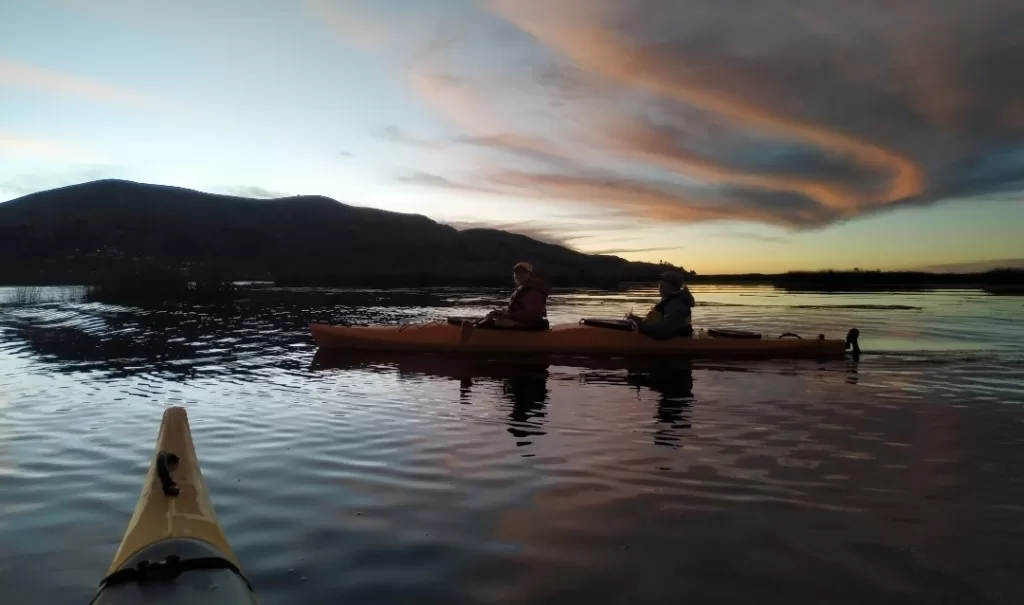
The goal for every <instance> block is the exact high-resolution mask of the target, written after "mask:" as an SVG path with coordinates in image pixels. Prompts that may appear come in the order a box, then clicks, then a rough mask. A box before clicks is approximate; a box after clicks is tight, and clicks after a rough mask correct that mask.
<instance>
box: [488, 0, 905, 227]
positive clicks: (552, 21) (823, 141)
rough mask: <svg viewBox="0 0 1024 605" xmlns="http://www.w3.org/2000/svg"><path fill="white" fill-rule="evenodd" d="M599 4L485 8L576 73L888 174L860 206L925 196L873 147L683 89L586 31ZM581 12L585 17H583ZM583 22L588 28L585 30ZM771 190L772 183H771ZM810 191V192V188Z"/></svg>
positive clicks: (524, 3)
mask: <svg viewBox="0 0 1024 605" xmlns="http://www.w3.org/2000/svg"><path fill="white" fill-rule="evenodd" d="M599 5H600V3H597V4H595V3H590V2H588V3H580V2H578V1H563V2H558V1H557V0H544V1H543V2H541V1H540V0H491V3H490V6H491V7H492V9H493V10H495V11H496V12H497V13H498V14H500V15H502V16H503V17H505V18H506V19H507V20H508V21H509V22H510V23H513V24H514V25H516V26H518V27H520V28H521V29H522V30H524V31H526V32H528V33H529V34H530V35H532V36H534V37H535V38H536V39H537V40H539V41H541V42H542V43H544V44H546V45H547V46H549V47H550V48H552V49H554V50H556V51H558V52H560V53H562V54H564V55H565V56H567V57H569V58H571V59H572V60H573V61H575V62H576V64H577V65H578V66H580V67H583V68H585V69H588V70H590V71H594V72H597V73H600V74H603V75H605V76H607V77H610V78H613V79H615V80H617V81H619V82H621V83H624V84H628V85H631V86H634V87H637V88H639V89H642V90H646V91H649V92H652V93H656V94H659V95H662V96H665V97H668V98H672V99H674V100H676V101H680V102H683V103H686V104H688V105H691V106H695V107H700V108H702V109H705V110H707V111H711V112H714V113H717V114H719V115H722V116H724V117H727V118H729V119H731V120H739V121H743V122H745V123H747V124H749V125H751V126H754V127H757V128H760V129H761V130H762V131H764V132H769V133H773V134H776V135H779V136H784V137H791V138H793V139H796V140H802V141H809V142H812V143H814V144H817V145H819V146H821V147H822V148H823V150H824V151H825V152H827V153H839V154H843V155H848V156H850V157H852V158H855V159H856V160H857V161H859V162H863V163H865V164H867V165H869V166H872V167H875V168H877V169H879V170H883V171H887V172H890V173H891V174H892V180H891V185H890V186H889V187H888V189H887V190H886V191H885V192H883V193H882V194H881V195H879V196H878V197H876V198H875V199H870V200H865V201H866V202H867V204H869V205H873V204H884V203H888V202H893V201H898V200H902V199H904V198H908V197H911V196H914V195H917V194H919V193H921V192H922V191H923V190H924V188H925V178H924V173H923V170H922V169H921V167H920V166H918V165H917V164H916V163H915V162H914V161H912V160H911V159H909V158H907V157H904V156H903V155H901V154H898V153H896V152H893V151H891V150H888V149H885V148H883V147H880V146H878V145H874V144H871V143H868V142H864V141H860V140H857V139H856V138H853V137H850V136H847V135H844V134H841V133H838V132H833V131H830V130H827V129H825V128H823V127H822V126H820V125H814V124H806V123H802V122H800V121H797V120H793V119H790V118H787V117H785V116H781V115H778V114H775V113H772V112H769V111H766V110H764V109H762V108H760V107H757V106H754V105H750V104H748V103H745V102H743V101H740V100H738V99H735V98H732V97H730V96H728V95H725V94H723V93H720V92H717V91H714V90H709V89H704V88H700V87H698V86H695V85H691V84H689V83H688V82H687V81H686V68H685V65H681V64H680V63H679V62H676V63H673V64H672V65H671V73H669V65H667V64H665V63H664V62H663V61H661V60H660V59H659V57H658V56H657V55H655V54H653V53H651V52H649V51H644V50H640V49H638V48H633V47H629V46H627V45H625V44H624V43H622V41H620V39H618V38H617V37H616V36H614V35H613V33H612V32H610V31H608V30H607V29H604V28H603V27H601V26H600V25H599V24H596V23H593V21H594V14H595V13H599V12H600V11H599V10H597V9H598V8H599ZM584 9H586V10H584ZM588 21H590V23H588ZM776 184H778V183H776ZM811 186H812V187H814V185H813V184H812V185H811ZM814 189H815V193H816V194H817V199H819V200H820V201H821V202H822V203H825V204H827V205H829V206H830V207H832V208H833V209H835V210H837V211H839V212H840V213H842V214H848V213H853V212H855V211H856V210H857V206H858V205H859V203H857V202H856V201H855V202H854V204H852V205H851V203H850V202H851V200H850V199H849V198H848V197H845V196H836V195H833V194H831V193H830V192H828V191H822V190H820V188H817V187H814Z"/></svg>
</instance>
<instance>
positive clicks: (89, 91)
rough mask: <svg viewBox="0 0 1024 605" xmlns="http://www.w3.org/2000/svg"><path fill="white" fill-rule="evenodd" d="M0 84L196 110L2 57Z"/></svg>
mask: <svg viewBox="0 0 1024 605" xmlns="http://www.w3.org/2000/svg"><path fill="white" fill-rule="evenodd" d="M0 84H4V85H8V86H19V87H26V88H34V89H37V90H45V91H47V92H52V93H57V94H63V95H70V96H74V97H79V98H83V99H89V100H92V101H98V102H101V103H117V104H123V105H130V106H134V107H141V108H146V109H151V110H156V111H160V112H164V113H169V114H177V115H196V112H195V111H193V110H191V109H189V108H186V107H183V106H181V105H178V104H177V103H174V102H171V101H168V100H165V99H161V98H159V97H154V96H150V95H146V94H142V93H138V92H135V91H132V90H127V89H124V88H118V87H115V86H109V85H107V84H103V83H101V82H96V81H93V80H89V79H85V78H80V77H78V76H74V75H71V74H66V73H63V72H60V71H55V70H51V69H46V68H42V67H37V66H34V65H27V64H24V63H18V62H15V61H9V60H6V59H4V58H2V57H0Z"/></svg>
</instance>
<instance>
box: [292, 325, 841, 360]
mask: <svg viewBox="0 0 1024 605" xmlns="http://www.w3.org/2000/svg"><path fill="white" fill-rule="evenodd" d="M310 332H311V333H312V335H313V339H314V341H315V342H316V344H317V346H319V347H320V348H322V349H340V350H349V351H393V352H435V353H522V354H531V353H532V354H547V355H582V356H587V355H594V356H631V355H636V356H676V357H843V355H844V354H845V352H846V349H847V342H848V341H847V340H838V339H826V338H823V337H819V338H807V339H799V338H778V339H752V338H742V339H741V338H716V337H713V336H709V335H708V334H706V333H696V334H694V335H693V336H680V337H676V338H670V339H667V340H656V339H654V338H650V337H648V336H645V335H643V334H639V333H637V332H629V331H623V330H613V329H606V328H601V327H595V326H588V325H577V324H562V325H555V326H552V327H551V329H549V330H542V331H515V330H488V329H482V328H475V329H472V330H467V331H464V330H463V329H462V327H461V326H458V325H452V324H449V323H447V322H428V323H422V324H407V325H404V326H358V327H349V326H333V325H328V324H322V323H313V324H310ZM851 332H853V331H851Z"/></svg>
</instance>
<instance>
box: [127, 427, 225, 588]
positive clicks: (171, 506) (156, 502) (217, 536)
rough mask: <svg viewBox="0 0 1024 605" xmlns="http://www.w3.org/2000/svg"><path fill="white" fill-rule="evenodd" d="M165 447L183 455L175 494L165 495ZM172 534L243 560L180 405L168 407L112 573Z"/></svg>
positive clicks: (175, 473)
mask: <svg viewBox="0 0 1024 605" xmlns="http://www.w3.org/2000/svg"><path fill="white" fill-rule="evenodd" d="M161 451H163V452H173V453H174V454H176V455H177V456H178V462H177V464H176V465H175V466H174V467H173V473H172V475H173V479H174V482H175V483H177V486H178V494H177V495H176V496H174V497H169V496H167V495H165V494H164V491H163V489H162V488H161V483H160V477H159V476H158V470H157V458H158V457H159V455H160V452H161ZM172 538H191V539H194V540H200V541H202V542H206V543H207V544H209V545H210V546H212V547H214V548H216V549H217V550H218V551H220V553H221V556H223V557H224V558H225V559H227V560H228V561H230V562H231V563H233V564H234V565H235V566H239V563H238V558H237V557H235V554H234V552H232V550H231V547H230V546H229V545H228V540H227V538H226V537H225V536H224V530H223V529H221V526H220V523H218V522H217V516H216V514H215V513H214V510H213V504H211V503H210V497H209V495H208V494H207V491H206V485H205V484H204V483H203V475H202V473H201V472H200V471H199V460H198V459H197V458H196V450H195V446H193V444H192V431H191V430H190V429H189V425H188V415H187V414H186V413H185V409H184V408H180V407H171V408H167V410H166V411H165V412H164V416H163V421H162V422H161V423H160V434H159V436H158V437H157V443H156V451H155V452H154V453H153V459H152V461H151V462H150V465H149V472H148V473H147V474H146V482H145V484H144V485H143V488H142V493H141V494H140V495H139V500H138V502H137V503H136V505H135V512H134V514H132V518H131V521H129V522H128V529H127V530H126V531H125V533H124V538H123V539H122V540H121V545H120V546H119V547H118V548H117V553H116V554H115V555H114V560H113V561H112V562H111V563H110V568H109V569H108V573H113V572H115V571H117V570H118V569H119V568H121V566H122V565H124V564H125V562H127V561H128V560H129V559H130V558H131V557H132V556H133V555H135V554H136V553H138V552H140V551H142V550H143V549H145V548H147V547H149V546H151V545H153V544H156V543H158V542H161V541H164V540H168V539H172Z"/></svg>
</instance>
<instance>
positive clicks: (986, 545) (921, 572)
mask: <svg viewBox="0 0 1024 605" xmlns="http://www.w3.org/2000/svg"><path fill="white" fill-rule="evenodd" d="M693 290H694V294H695V296H696V297H697V298H698V300H699V301H700V304H701V306H700V307H699V308H698V309H697V310H696V311H697V314H696V317H695V323H696V324H698V325H699V326H705V327H735V328H747V329H756V330H759V331H762V332H764V333H765V334H766V335H770V336H772V337H774V336H775V335H777V334H779V333H782V332H789V331H794V332H798V333H801V334H803V335H805V336H808V335H810V336H815V335H817V334H818V333H819V332H823V333H825V334H826V335H829V336H834V337H837V338H841V337H842V336H843V335H845V333H846V330H847V329H849V328H851V327H857V328H859V329H860V330H861V344H862V346H863V348H864V350H865V355H864V357H863V358H862V359H861V360H860V361H859V362H854V361H852V360H845V361H842V360H840V361H830V362H813V361H771V362H765V361H758V362H744V363H737V362H711V361H693V362H690V363H682V362H676V363H661V364H658V365H646V366H645V365H640V364H630V363H626V362H621V363H618V364H615V363H598V362H593V361H587V360H582V359H559V360H516V361H510V360H507V359H500V358H494V359H492V358H488V357H484V356H477V357H473V358H471V359H460V358H457V357H412V358H409V357H406V358H388V357H384V356H379V355H378V356H376V357H366V356H359V357H353V356H347V357H340V358H339V357H336V356H334V357H330V358H324V357H323V356H315V355H314V353H315V352H316V349H315V347H314V345H313V343H312V340H311V339H310V337H309V333H308V328H307V324H308V322H309V321H324V320H335V321H340V320H346V321H350V322H354V323H376V322H398V321H402V320H405V319H414V318H440V317H444V316H446V315H468V314H473V313H482V312H483V311H485V310H487V309H489V308H491V307H492V306H493V305H495V304H497V303H498V302H499V301H500V300H501V299H503V298H504V297H505V296H507V293H505V292H498V291H484V292H481V291H475V292H471V291H466V290H431V291H408V292H402V291H388V292H382V291H350V292H323V291H320V292H310V291H297V290H296V291H274V290H270V289H267V290H259V291H254V292H251V293H250V295H249V297H248V298H247V299H246V300H243V301H241V302H240V303H239V304H238V307H237V309H235V310H234V311H232V312H230V313H221V312H215V311H205V312H196V311H192V312H183V311H179V312H171V311H164V312H145V311H142V310H139V309H132V308H126V307H118V306H110V305H102V304H90V303H82V302H75V294H76V293H75V292H72V291H70V290H62V289H50V290H40V291H35V292H29V293H26V292H25V291H16V290H11V289H8V290H0V602H2V603H4V604H5V605H7V604H12V605H13V604H16V603H39V604H43V603H45V604H55V605H61V604H68V605H70V604H72V603H75V604H81V603H86V602H88V600H89V598H90V597H91V595H92V591H93V589H94V587H95V585H96V582H97V581H98V580H99V578H100V577H101V576H102V574H103V573H104V571H105V568H106V566H107V564H108V563H109V561H110V559H111V557H112V556H113V553H114V550H115V548H116V546H117V544H118V542H119V540H120V538H121V535H122V533H123V531H124V529H125V526H126V524H127V522H128V518H129V516H130V515H131V512H132V508H133V507H134V505H135V501H136V498H137V497H138V494H139V490H140V487H141V483H142V479H143V476H144V474H145V470H146V467H147V465H148V463H149V459H150V456H151V455H152V450H153V444H154V441H155V438H156V432H157V428H158V425H159V421H160V415H161V413H162V411H163V408H164V407H165V406H168V405H184V406H186V407H187V408H188V410H189V416H190V419H191V421H192V430H193V437H194V440H195V443H196V448H197V450H198V453H199V457H200V460H201V464H202V469H203V473H204V476H205V478H206V482H207V485H208V487H209V488H210V490H211V492H212V499H213V502H214V505H215V507H216V509H217V512H218V513H219V516H220V519H221V522H222V524H223V526H224V527H225V529H226V531H227V532H228V536H229V538H230V540H231V542H232V544H233V546H234V547H235V551H236V553H237V554H238V556H239V558H240V559H241V561H242V565H243V567H244V569H245V571H246V572H247V574H248V576H249V577H250V579H251V580H252V582H253V584H254V586H255V588H256V590H257V593H258V596H259V597H260V599H261V601H262V602H263V603H264V604H265V605H273V604H281V605H284V604H296V603H301V604H303V605H315V604H331V605H334V604H337V603H353V604H355V603H358V604H360V605H366V604H376V603H390V604H417V605H421V604H423V603H448V604H459V603H495V604H506V603H507V604H516V605H519V604H523V605H525V604H530V605H539V604H546V603H552V604H555V603H557V604H559V605H564V604H566V603H593V604H603V603H609V604H611V603H615V604H621V603H632V604H636V603H673V604H675V603H690V604H693V603H730V604H731V603H736V604H740V603H743V604H749V603H787V604H792V603H808V604H810V603H851V604H853V603H857V604H863V603H873V604H879V603H900V604H905V603H922V604H924V603H927V604H935V603H958V604H959V603H1015V604H1016V603H1024V587H1022V582H1021V578H1024V472H1021V468H1022V464H1024V298H1021V297H1000V296H992V295H987V294H984V293H980V292H973V291H942V292H935V293H932V292H924V293H915V294H873V293H859V294H835V295H826V294H791V293H786V292H783V291H778V290H774V289H772V288H762V287H715V286H697V287H695V288H693ZM654 300H655V293H654V292H653V290H643V291H630V292H618V293H598V292H585V291H577V292H571V293H562V294H557V295H555V296H554V297H553V299H552V301H551V315H552V319H553V320H556V321H558V320H567V321H575V320H577V319H578V318H579V317H580V316H609V315H621V314H623V313H625V312H627V311H629V310H630V309H634V310H636V311H640V310H642V309H644V308H645V307H647V306H649V305H650V304H652V303H653V302H654Z"/></svg>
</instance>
